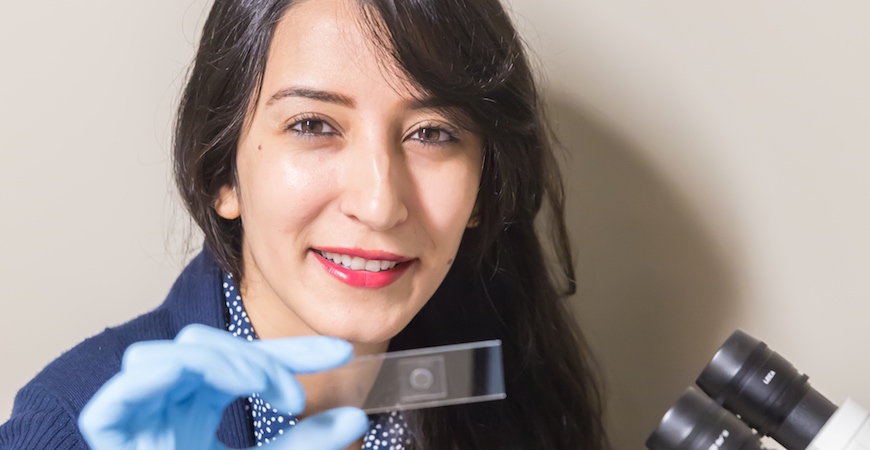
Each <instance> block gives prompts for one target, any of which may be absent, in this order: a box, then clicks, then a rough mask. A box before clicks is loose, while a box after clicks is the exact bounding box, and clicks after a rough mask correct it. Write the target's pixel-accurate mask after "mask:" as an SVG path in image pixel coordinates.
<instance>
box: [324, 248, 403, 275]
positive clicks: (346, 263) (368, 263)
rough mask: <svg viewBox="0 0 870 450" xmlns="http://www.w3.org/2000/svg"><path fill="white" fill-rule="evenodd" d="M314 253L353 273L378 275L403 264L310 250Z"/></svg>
mask: <svg viewBox="0 0 870 450" xmlns="http://www.w3.org/2000/svg"><path fill="white" fill-rule="evenodd" d="M312 250H314V252H315V253H317V254H319V255H320V256H322V257H323V258H324V259H326V260H329V261H332V262H334V263H335V264H337V265H340V266H341V267H344V268H345V269H350V270H354V271H361V272H362V271H364V272H372V273H378V272H381V271H387V270H390V269H393V268H395V267H396V266H398V265H401V264H404V263H403V262H399V261H387V260H379V259H364V258H362V257H359V256H353V255H345V254H341V253H335V252H327V251H323V250H317V249H312Z"/></svg>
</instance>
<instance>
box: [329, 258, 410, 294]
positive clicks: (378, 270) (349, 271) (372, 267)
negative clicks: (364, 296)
mask: <svg viewBox="0 0 870 450" xmlns="http://www.w3.org/2000/svg"><path fill="white" fill-rule="evenodd" d="M312 253H313V254H314V256H315V258H316V259H317V261H318V262H319V263H320V264H321V265H322V266H323V268H324V269H325V270H326V271H327V273H329V274H330V275H332V276H334V277H335V278H337V279H338V280H339V281H342V282H344V283H345V284H348V285H350V286H353V287H359V288H371V289H377V288H382V287H386V286H389V285H390V284H392V283H393V282H395V281H396V280H398V279H399V278H400V277H401V276H402V275H403V274H404V273H405V271H406V270H408V268H409V267H410V266H411V263H412V262H413V259H412V258H405V257H402V256H399V255H396V254H393V253H388V252H377V251H368V250H360V249H345V248H316V249H312Z"/></svg>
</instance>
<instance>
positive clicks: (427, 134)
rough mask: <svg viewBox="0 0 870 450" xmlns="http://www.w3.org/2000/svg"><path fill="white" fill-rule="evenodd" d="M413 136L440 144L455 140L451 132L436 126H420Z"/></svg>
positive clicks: (423, 140)
mask: <svg viewBox="0 0 870 450" xmlns="http://www.w3.org/2000/svg"><path fill="white" fill-rule="evenodd" d="M413 138H414V139H416V140H418V141H422V142H425V143H427V144H440V143H444V142H448V141H452V140H454V139H453V136H451V135H450V133H448V132H446V131H444V130H442V129H440V128H434V127H424V128H420V129H419V130H417V131H416V132H415V133H414V135H413Z"/></svg>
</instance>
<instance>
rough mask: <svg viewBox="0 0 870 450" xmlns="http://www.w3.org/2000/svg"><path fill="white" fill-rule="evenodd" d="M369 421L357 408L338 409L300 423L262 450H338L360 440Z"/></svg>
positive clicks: (366, 429)
mask: <svg viewBox="0 0 870 450" xmlns="http://www.w3.org/2000/svg"><path fill="white" fill-rule="evenodd" d="M368 428H369V419H368V417H367V416H366V414H365V413H364V412H362V410H361V409H358V408H353V407H349V406H348V407H342V408H335V409H330V410H328V411H324V412H322V413H320V414H317V415H315V416H311V417H309V418H307V419H305V420H302V421H300V422H299V423H298V424H296V425H295V426H293V428H291V429H290V430H288V431H287V432H286V433H284V435H283V436H281V439H279V440H277V441H275V443H273V444H269V445H267V446H266V447H267V448H269V449H270V450H341V449H343V448H345V447H347V446H348V445H350V444H352V443H353V442H354V441H356V440H357V439H359V438H361V437H362V435H363V434H365V432H366V431H368Z"/></svg>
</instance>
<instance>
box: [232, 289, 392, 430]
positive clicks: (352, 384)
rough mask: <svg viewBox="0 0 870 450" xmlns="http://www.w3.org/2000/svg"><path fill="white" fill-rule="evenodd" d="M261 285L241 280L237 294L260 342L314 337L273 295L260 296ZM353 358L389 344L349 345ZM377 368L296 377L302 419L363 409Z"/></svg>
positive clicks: (348, 368)
mask: <svg viewBox="0 0 870 450" xmlns="http://www.w3.org/2000/svg"><path fill="white" fill-rule="evenodd" d="M260 284H262V282H259V283H258V282H257V281H254V282H253V283H250V282H248V280H242V282H241V283H240V287H239V289H240V292H241V296H242V301H243V302H244V306H245V310H246V311H247V313H248V318H249V319H250V320H251V325H252V326H253V328H254V330H256V332H257V336H258V337H259V338H260V339H278V338H287V337H299V336H316V335H319V334H320V333H318V332H317V331H315V330H313V329H312V328H311V327H310V326H308V325H307V324H306V323H305V322H304V321H303V320H302V319H300V318H299V316H298V315H296V314H295V313H294V312H293V311H292V310H291V309H290V308H289V307H288V306H287V305H286V304H284V303H283V302H282V301H281V300H280V299H279V298H277V296H275V295H262V294H263V290H262V289H259V288H261V287H262V286H258V285H260ZM351 344H352V345H353V348H354V352H353V354H354V358H358V357H360V356H366V355H373V354H377V353H383V352H386V351H387V348H388V346H389V344H390V341H389V340H387V341H384V342H375V343H367V342H365V343H364V342H351ZM379 369H380V366H379V365H376V366H374V365H370V364H369V365H354V364H353V363H350V364H349V365H346V366H343V367H339V368H337V369H333V370H329V371H326V372H318V373H313V374H305V375H296V378H297V379H298V380H299V383H300V384H301V385H302V387H303V389H304V390H305V405H306V406H305V411H304V412H303V414H299V415H297V416H299V417H300V418H301V417H305V416H311V415H314V414H317V413H319V412H322V411H325V410H327V409H331V408H335V407H338V406H357V407H359V406H362V403H363V401H364V400H365V397H366V396H367V395H368V393H369V391H370V390H371V387H372V385H373V384H374V381H375V378H376V377H377V374H378V371H379Z"/></svg>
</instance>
